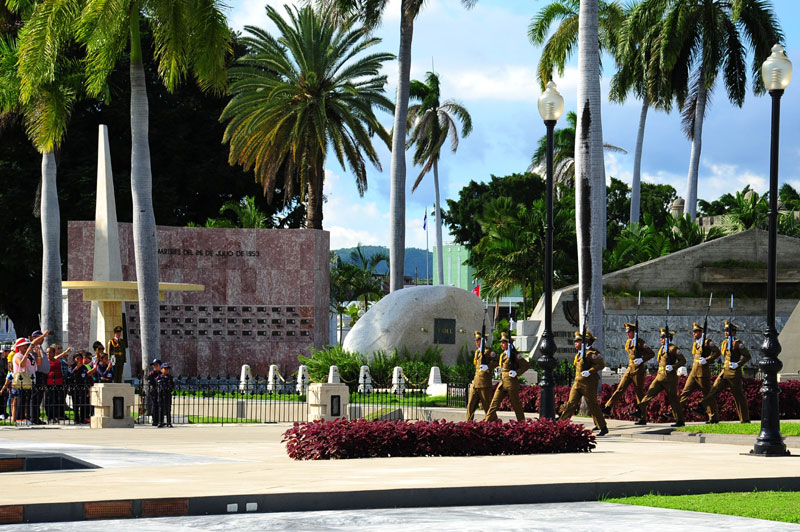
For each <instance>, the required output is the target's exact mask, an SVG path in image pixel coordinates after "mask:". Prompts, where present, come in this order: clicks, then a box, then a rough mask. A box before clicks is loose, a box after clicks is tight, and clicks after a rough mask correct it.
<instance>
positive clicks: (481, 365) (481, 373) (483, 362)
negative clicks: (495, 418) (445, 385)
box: [467, 331, 498, 421]
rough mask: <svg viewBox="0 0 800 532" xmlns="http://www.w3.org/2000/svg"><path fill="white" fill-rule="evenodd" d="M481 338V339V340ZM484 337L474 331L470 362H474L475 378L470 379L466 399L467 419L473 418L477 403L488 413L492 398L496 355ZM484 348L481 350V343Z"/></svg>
mask: <svg viewBox="0 0 800 532" xmlns="http://www.w3.org/2000/svg"><path fill="white" fill-rule="evenodd" d="M482 340H483V341H482ZM485 340H486V338H485V337H484V336H482V335H481V333H480V332H479V331H475V347H476V349H475V356H474V357H473V359H472V363H473V364H475V378H474V379H472V387H471V388H470V390H469V400H468V401H467V421H472V420H473V419H475V411H476V410H477V409H478V403H480V406H481V408H482V409H483V411H484V412H486V414H487V415H488V414H489V402H490V401H491V399H492V395H491V394H492V371H494V368H496V367H497V364H498V361H497V355H496V354H495V352H494V351H492V349H491V348H490V347H489V346H488V343H487V342H485ZM482 343H483V344H484V349H483V351H481V344H482Z"/></svg>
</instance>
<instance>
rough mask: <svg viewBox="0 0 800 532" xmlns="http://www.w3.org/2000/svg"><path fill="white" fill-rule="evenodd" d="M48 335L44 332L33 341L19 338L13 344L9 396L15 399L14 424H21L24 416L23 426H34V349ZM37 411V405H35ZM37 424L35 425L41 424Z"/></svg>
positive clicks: (47, 332) (35, 416)
mask: <svg viewBox="0 0 800 532" xmlns="http://www.w3.org/2000/svg"><path fill="white" fill-rule="evenodd" d="M49 335H50V331H44V332H43V333H42V334H41V335H40V336H38V337H37V338H35V339H33V340H28V339H27V338H19V339H17V341H16V343H15V344H14V353H15V354H14V358H13V364H12V368H13V369H12V371H13V374H14V375H13V380H12V384H11V394H12V396H16V398H17V408H16V409H15V411H14V422H17V423H19V422H21V421H22V415H25V416H26V419H25V424H26V425H32V424H34V419H37V418H38V415H35V414H34V402H33V399H34V394H33V387H34V385H35V380H36V369H37V365H36V356H35V354H34V349H35V348H36V347H38V346H40V345H41V344H42V342H43V341H44V339H45V338H46V337H47V336H49ZM36 408H37V409H38V404H37V405H36ZM42 423H43V422H41V421H40V422H39V423H37V424H42Z"/></svg>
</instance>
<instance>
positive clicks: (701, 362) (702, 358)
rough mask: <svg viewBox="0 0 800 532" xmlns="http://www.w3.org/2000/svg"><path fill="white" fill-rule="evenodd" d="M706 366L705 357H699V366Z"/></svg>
mask: <svg viewBox="0 0 800 532" xmlns="http://www.w3.org/2000/svg"><path fill="white" fill-rule="evenodd" d="M706 364H708V361H707V360H706V357H700V365H701V366H705V365H706Z"/></svg>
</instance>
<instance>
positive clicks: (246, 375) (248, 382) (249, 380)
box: [239, 364, 256, 393]
mask: <svg viewBox="0 0 800 532" xmlns="http://www.w3.org/2000/svg"><path fill="white" fill-rule="evenodd" d="M255 384H256V379H255V377H254V376H253V372H252V371H250V366H249V365H247V364H242V371H241V372H240V373H239V392H240V393H251V392H252V391H253V387H254V386H255Z"/></svg>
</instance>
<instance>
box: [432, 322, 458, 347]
mask: <svg viewBox="0 0 800 532" xmlns="http://www.w3.org/2000/svg"><path fill="white" fill-rule="evenodd" d="M433 343H435V344H454V343H456V320H451V319H447V318H435V319H434V320H433Z"/></svg>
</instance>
